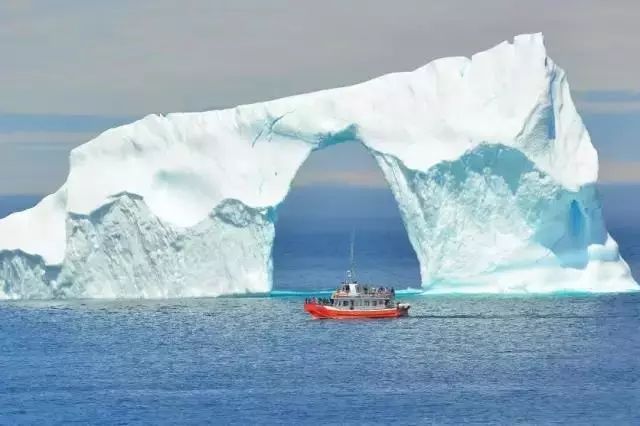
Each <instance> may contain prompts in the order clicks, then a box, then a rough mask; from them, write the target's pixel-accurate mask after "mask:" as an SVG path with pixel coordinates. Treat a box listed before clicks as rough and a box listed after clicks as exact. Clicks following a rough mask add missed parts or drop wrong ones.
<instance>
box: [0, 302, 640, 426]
mask: <svg viewBox="0 0 640 426" xmlns="http://www.w3.org/2000/svg"><path fill="white" fill-rule="evenodd" d="M408 300H409V301H410V303H411V304H412V316H411V317H409V318H404V319H399V320H387V321H358V320H356V321H346V322H344V321H343V322H341V321H318V320H311V319H309V318H308V317H307V316H306V314H305V313H304V312H303V311H302V309H301V299H300V298H299V297H279V298H239V299H233V298H225V299H217V300H216V299H201V300H186V301H185V300H180V301H140V302H136V301H129V302H115V301H114V302H98V301H75V302H19V303H18V302H11V303H3V304H0V318H2V322H1V323H0V365H2V366H3V378H2V383H3V385H2V387H1V388H0V412H1V413H2V415H1V416H2V419H4V420H5V421H6V422H9V423H13V422H19V423H36V422H49V421H52V420H53V419H55V420H56V421H57V422H65V423H66V422H71V421H76V422H108V423H129V422H136V421H138V422H139V421H144V422H146V423H161V422H165V421H169V420H171V421H175V422H181V423H182V422H210V423H217V424H227V423H237V424H247V423H270V422H285V423H314V424H316V423H320V422H328V423H351V424H355V423H390V422H399V423H420V422H437V423H461V422H469V421H473V422H492V421H493V422H501V423H508V424H509V423H515V422H525V423H550V422H563V423H567V422H568V423H584V422H585V419H589V420H588V423H609V422H611V421H615V422H617V423H636V424H637V422H638V421H640V415H639V414H638V409H637V406H638V403H640V393H639V387H640V385H639V382H638V380H639V375H638V371H640V358H639V357H638V355H639V354H640V339H639V338H638V330H639V326H640V312H639V308H638V306H639V305H638V303H639V302H640V295H637V294H627V295H601V296H581V297H569V296H564V297H559V296H555V297H489V296H483V297H480V296H456V297H453V296H449V297H446V296H431V297H417V296H412V297H409V298H408Z"/></svg>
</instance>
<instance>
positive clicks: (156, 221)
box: [0, 34, 637, 298]
mask: <svg viewBox="0 0 640 426" xmlns="http://www.w3.org/2000/svg"><path fill="white" fill-rule="evenodd" d="M347 140H355V141H359V142H360V143H362V144H363V145H364V146H365V147H366V148H367V149H368V150H369V151H370V152H371V153H372V155H373V156H374V158H375V160H376V162H377V163H378V165H379V166H380V167H381V169H382V171H383V174H384V176H385V178H386V179H387V181H388V182H389V185H390V187H391V190H392V192H393V194H394V196H395V198H396V200H397V201H398V205H399V208H400V211H401V214H402V217H403V220H404V222H405V225H406V227H407V231H408V234H409V238H410V241H411V243H412V245H413V247H414V249H415V250H416V254H417V257H418V260H419V262H420V267H421V275H422V280H423V285H424V286H425V288H426V289H428V290H431V291H555V290H587V291H623V290H631V289H636V287H637V286H636V284H635V282H634V281H633V279H632V278H631V276H630V273H629V268H628V267H627V265H626V263H625V262H624V261H623V260H622V259H621V258H620V256H619V253H618V248H617V245H616V243H615V241H613V239H612V238H611V237H610V236H609V235H608V234H607V232H606V230H605V227H604V223H603V220H602V215H601V212H600V206H599V202H598V198H597V194H596V191H595V189H594V186H593V184H594V183H595V182H596V180H597V171H598V164H597V154H596V152H595V150H594V148H593V147H592V145H591V142H590V140H589V136H588V134H587V132H586V130H585V128H584V126H583V124H582V121H581V119H580V117H579V115H578V114H577V112H576V110H575V107H574V105H573V102H572V100H571V97H570V94H569V86H568V84H567V82H566V78H565V74H564V72H563V71H562V70H561V69H560V68H558V67H557V66H556V65H555V64H554V63H553V62H552V61H551V60H550V59H549V58H548V57H547V55H546V51H545V48H544V44H543V40H542V36H541V35H539V34H535V35H523V36H518V37H516V38H515V39H514V42H513V43H512V44H511V43H507V42H505V43H502V44H500V45H498V46H496V47H494V48H492V49H489V50H487V51H485V52H481V53H478V54H476V55H474V56H473V57H472V58H471V59H467V58H445V59H440V60H436V61H434V62H431V63H430V64H428V65H426V66H424V67H422V68H419V69H417V70H415V71H413V72H406V73H397V74H389V75H385V76H382V77H379V78H377V79H374V80H371V81H368V82H365V83H362V84H358V85H355V86H351V87H345V88H340V89H333V90H326V91H321V92H316V93H311V94H307V95H300V96H294V97H290V98H285V99H280V100H276V101H270V102H264V103H259V104H253V105H245V106H240V107H237V108H233V109H227V110H221V111H209V112H203V113H176V114H169V115H167V116H157V115H151V116H148V117H146V118H144V119H142V120H140V121H137V122H135V123H132V124H130V125H126V126H122V127H118V128H115V129H111V130H109V131H107V132H105V133H103V134H101V135H100V136H98V137H97V138H96V139H94V140H92V141H90V142H88V143H86V144H84V145H82V146H80V147H79V148H76V149H75V150H74V151H73V152H72V153H71V158H70V163H71V167H70V173H69V176H68V179H67V181H66V182H65V184H64V185H63V187H62V188H61V189H60V190H59V191H58V192H56V193H54V194H52V195H50V196H48V197H46V198H45V199H44V200H43V201H42V202H41V203H40V204H38V205H37V206H36V207H34V208H33V209H30V210H27V211H24V212H21V213H17V214H14V215H11V216H9V217H7V218H5V219H3V220H2V221H0V295H1V296H2V297H5V298H21V297H22V298H29V297H38V298H40V297H42V298H48V297H181V296H215V295H220V294H231V293H243V292H266V291H269V290H270V288H271V275H272V261H271V248H272V244H273V238H274V226H273V224H274V221H275V220H276V217H277V215H276V209H277V206H278V204H279V203H280V202H281V201H282V200H283V199H284V197H285V196H286V194H287V192H288V190H289V187H290V184H291V181H292V179H293V177H294V175H295V173H296V171H297V170H298V168H299V167H300V165H301V164H302V163H303V162H304V161H305V159H306V158H307V157H308V156H309V154H310V153H311V152H312V151H313V150H316V149H322V148H323V147H325V146H328V145H331V144H337V143H341V142H344V141H347Z"/></svg>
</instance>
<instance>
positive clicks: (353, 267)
mask: <svg viewBox="0 0 640 426" xmlns="http://www.w3.org/2000/svg"><path fill="white" fill-rule="evenodd" d="M355 239H356V231H355V230H351V250H350V256H349V278H350V279H351V282H355V281H356V262H355V257H354V250H353V247H354V245H355Z"/></svg>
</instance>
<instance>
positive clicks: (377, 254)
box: [273, 140, 420, 291]
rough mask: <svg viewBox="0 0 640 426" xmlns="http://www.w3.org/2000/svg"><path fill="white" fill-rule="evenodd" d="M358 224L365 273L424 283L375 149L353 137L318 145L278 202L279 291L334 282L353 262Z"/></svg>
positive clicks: (361, 274) (360, 274)
mask: <svg viewBox="0 0 640 426" xmlns="http://www.w3.org/2000/svg"><path fill="white" fill-rule="evenodd" d="M352 231H353V232H355V263H356V274H357V278H358V280H360V281H361V282H367V283H372V284H377V285H384V286H393V287H396V288H407V287H419V286H420V266H419V263H418V259H417V257H416V254H415V252H414V250H413V247H412V246H411V243H410V242H409V237H408V234H407V230H406V228H405V225H404V223H403V220H402V218H401V216H400V212H399V208H398V203H397V202H396V200H395V198H394V196H393V194H392V192H391V188H390V187H389V184H388V183H387V181H386V180H385V178H384V176H383V174H382V171H381V170H380V168H379V166H378V165H377V164H376V162H375V160H374V158H373V156H372V155H371V154H370V153H369V151H368V150H367V149H366V148H365V147H364V146H363V145H362V144H361V143H360V142H357V141H354V140H348V141H340V142H338V143H332V144H326V145H322V146H321V147H320V148H319V149H317V150H316V151H314V152H312V153H311V155H310V156H309V158H307V160H306V161H305V162H304V163H303V164H302V166H301V167H300V169H299V170H298V172H297V174H296V176H295V178H294V180H293V182H292V186H291V189H290V191H289V193H288V195H287V197H286V198H285V200H284V201H283V202H282V203H281V204H280V205H279V206H278V209H277V221H276V224H275V241H274V246H273V290H275V291H318V290H329V289H333V288H335V287H336V286H337V285H339V283H340V282H341V281H342V280H343V279H344V275H345V272H346V269H347V268H348V267H349V246H350V238H351V233H352Z"/></svg>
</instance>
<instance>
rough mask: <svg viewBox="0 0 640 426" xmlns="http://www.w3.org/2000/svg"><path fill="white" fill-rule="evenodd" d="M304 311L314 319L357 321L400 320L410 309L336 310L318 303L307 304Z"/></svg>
mask: <svg viewBox="0 0 640 426" xmlns="http://www.w3.org/2000/svg"><path fill="white" fill-rule="evenodd" d="M304 310H305V311H307V312H308V313H309V314H311V316H312V317H314V318H319V319H322V318H333V319H357V318H398V317H405V316H407V315H408V314H409V308H385V309H370V310H366V311H365V310H356V309H353V310H352V309H336V308H334V307H331V306H325V305H320V304H317V303H305V304H304Z"/></svg>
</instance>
